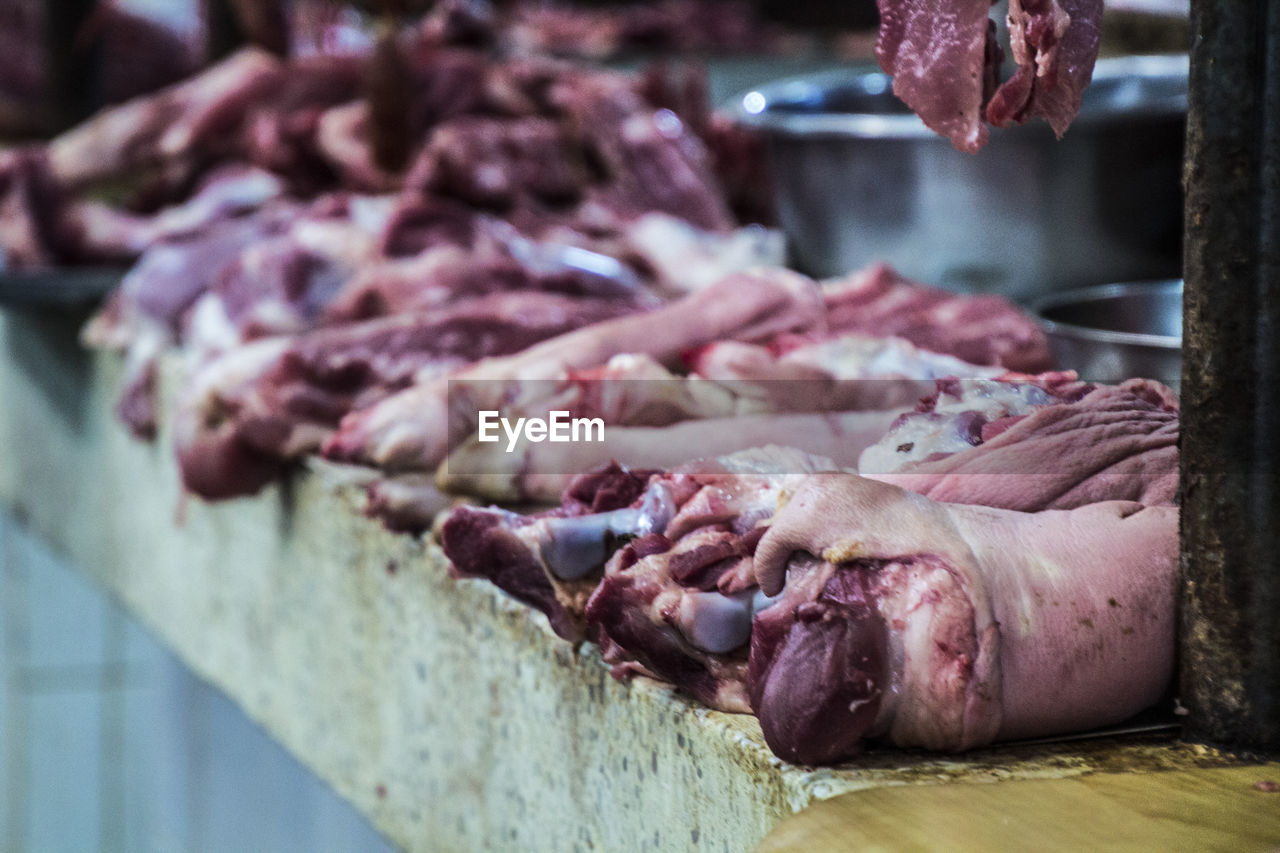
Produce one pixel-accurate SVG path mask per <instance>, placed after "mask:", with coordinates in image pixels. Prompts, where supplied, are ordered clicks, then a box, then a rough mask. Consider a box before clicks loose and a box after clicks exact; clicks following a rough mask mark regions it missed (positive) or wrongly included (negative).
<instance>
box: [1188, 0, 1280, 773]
mask: <svg viewBox="0 0 1280 853" xmlns="http://www.w3.org/2000/svg"><path fill="white" fill-rule="evenodd" d="M1191 27H1192V32H1191V81H1190V84H1191V85H1190V102H1189V105H1188V120H1187V149H1186V150H1187V155H1186V170H1185V175H1184V179H1185V184H1186V193H1187V195H1186V216H1187V219H1186V244H1185V253H1184V261H1185V270H1184V273H1185V278H1186V291H1185V293H1186V295H1185V298H1184V312H1185V314H1184V317H1185V319H1184V334H1183V338H1184V342H1183V353H1184V355H1183V374H1182V400H1183V410H1182V597H1181V608H1182V609H1181V616H1180V620H1181V627H1182V631H1181V636H1182V641H1181V642H1182V645H1181V653H1182V676H1181V695H1182V701H1183V703H1184V704H1185V705H1186V707H1187V709H1188V711H1189V712H1190V713H1189V714H1188V716H1187V718H1186V728H1185V734H1186V736H1187V737H1188V738H1190V739H1192V740H1199V741H1207V742H1210V743H1213V744H1217V745H1221V746H1225V747H1229V748H1235V749H1241V750H1248V751H1256V752H1277V751H1280V482H1277V480H1278V479H1280V466H1278V465H1277V461H1278V460H1280V4H1277V3H1252V2H1249V3H1242V2H1240V0H1192V4H1191Z"/></svg>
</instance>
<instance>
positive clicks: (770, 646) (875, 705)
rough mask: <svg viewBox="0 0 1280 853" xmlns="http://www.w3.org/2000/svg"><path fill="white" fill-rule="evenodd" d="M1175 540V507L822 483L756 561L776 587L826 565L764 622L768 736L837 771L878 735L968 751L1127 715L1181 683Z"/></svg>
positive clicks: (804, 491)
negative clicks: (976, 497)
mask: <svg viewBox="0 0 1280 853" xmlns="http://www.w3.org/2000/svg"><path fill="white" fill-rule="evenodd" d="M1177 532H1178V512H1177V509H1176V508H1175V507H1168V506H1161V507H1149V508H1144V507H1142V506H1141V505H1139V504H1135V503H1129V502H1120V501H1112V502H1106V503H1098V504H1090V505H1087V506H1084V507H1080V508H1078V509H1075V510H1069V511H1045V512H1039V513H1018V512H1013V511H1009V510H1000V509H991V508H986V507H976V506H961V505H954V504H942V503H937V502H934V501H930V500H928V499H924V498H921V497H920V496H918V495H914V494H912V493H910V492H906V491H904V490H901V489H898V488H897V487H895V486H889V485H887V484H882V483H876V482H875V481H872V480H867V479H864V478H860V477H857V476H855V475H848V474H831V475H816V476H814V477H812V478H810V479H809V480H807V481H806V482H805V484H804V485H803V486H802V487H801V488H800V489H799V490H797V492H796V494H795V496H794V497H793V498H792V499H791V500H790V502H789V503H788V504H787V505H786V506H785V507H784V508H783V509H782V510H781V511H780V512H779V513H778V514H777V515H775V517H774V519H773V523H772V527H771V530H770V531H769V533H767V534H766V535H765V537H764V538H763V539H762V540H761V542H760V544H759V546H758V547H757V550H756V553H755V557H754V560H755V565H756V568H757V571H758V572H761V573H762V574H763V576H764V577H765V580H764V581H762V583H763V585H764V588H765V589H766V590H769V589H770V588H771V586H772V585H774V584H775V582H776V579H777V575H776V570H777V569H779V568H783V567H785V566H786V565H787V564H788V562H789V560H790V558H791V555H793V554H795V553H797V552H800V553H807V554H810V555H813V557H815V558H817V559H816V560H814V559H800V560H798V561H795V562H792V563H791V570H790V572H789V577H788V578H787V582H786V588H785V591H783V594H782V598H781V599H780V600H779V602H778V603H777V604H776V605H775V606H774V607H772V608H770V609H768V610H766V611H764V613H762V614H761V615H760V616H759V617H757V619H756V622H755V626H754V630H753V633H752V648H751V659H750V679H751V681H750V692H751V697H752V707H753V709H754V710H755V712H756V713H757V714H758V715H759V717H760V721H761V727H762V729H763V730H764V733H765V738H766V740H767V741H768V742H769V744H770V746H771V748H773V749H774V751H775V752H777V753H778V754H779V755H781V756H782V757H784V758H787V759H789V760H792V761H797V762H802V763H829V762H831V761H837V760H839V759H841V758H844V757H847V756H848V755H849V754H851V752H852V751H853V750H855V749H856V748H857V746H858V744H859V742H860V741H861V740H862V739H863V738H866V737H871V738H883V739H887V740H888V741H890V742H892V743H894V744H896V745H898V746H914V747H925V748H929V749H945V750H961V749H967V748H970V747H973V746H976V745H980V744H984V743H989V742H991V741H993V740H997V739H1015V738H1023V737H1031V736H1036V735H1045V734H1053V733H1059V732H1066V731H1075V730H1080V729H1087V728H1091V727H1095V726H1101V725H1106V724H1109V723H1114V722H1118V721H1120V720H1123V719H1125V718H1126V717H1128V716H1131V715H1132V714H1134V713H1136V712H1138V711H1140V710H1142V709H1143V708H1145V707H1147V706H1148V705H1151V704H1152V703H1154V702H1155V701H1156V700H1158V699H1159V698H1160V696H1161V695H1162V694H1163V693H1164V691H1165V690H1166V689H1167V688H1168V686H1169V680H1170V678H1171V676H1172V671H1173V652H1174V603H1175V593H1176V583H1177V562H1178V537H1177ZM775 681H776V683H775Z"/></svg>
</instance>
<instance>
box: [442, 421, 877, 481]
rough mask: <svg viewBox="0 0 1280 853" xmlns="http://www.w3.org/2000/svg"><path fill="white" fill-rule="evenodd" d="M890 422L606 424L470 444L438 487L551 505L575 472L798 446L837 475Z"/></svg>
mask: <svg viewBox="0 0 1280 853" xmlns="http://www.w3.org/2000/svg"><path fill="white" fill-rule="evenodd" d="M574 414H575V415H577V413H576V412H575V413H574ZM543 416H544V417H545V414H544V415H543ZM896 417H897V412H894V411H865V412H858V411H853V412H821V413H793V412H787V413H772V414H764V415H737V416H734V417H713V418H705V417H704V418H698V419H694V420H684V421H680V422H678V423H673V424H669V425H665V426H626V425H614V424H608V423H607V422H606V423H607V425H606V427H605V429H604V430H603V438H602V440H600V441H591V442H575V443H566V444H550V443H540V444H534V443H530V442H528V441H523V440H522V441H520V442H518V443H517V444H516V446H515V448H514V450H508V448H507V446H506V443H505V441H506V439H505V437H504V438H503V441H502V442H501V443H498V444H488V443H483V444H482V443H480V442H479V441H477V440H476V439H475V438H471V439H469V440H468V441H467V442H466V443H464V444H462V445H461V446H459V447H457V448H455V449H454V450H453V451H452V452H451V453H450V454H449V456H448V457H446V459H445V461H444V462H443V463H442V464H441V466H440V470H439V473H438V475H437V482H438V483H439V484H440V485H441V486H442V487H443V488H444V489H445V490H446V491H448V492H450V493H453V494H465V495H472V496H475V497H478V498H483V499H486V500H494V501H503V502H507V503H524V502H551V501H554V500H556V499H557V498H558V496H559V495H560V494H562V493H563V492H564V490H565V489H566V488H567V487H568V485H569V483H570V481H571V480H572V479H573V477H574V476H575V475H576V474H577V473H578V472H580V471H584V470H592V469H594V468H597V467H599V466H602V465H607V464H608V463H610V462H617V463H621V464H623V465H625V466H627V467H631V468H655V469H660V470H670V469H672V468H676V467H678V466H679V465H680V464H681V463H683V462H685V461H686V460H689V459H703V458H714V457H717V456H724V455H727V454H730V453H734V452H736V451H740V450H746V449H748V448H752V447H763V446H766V445H790V446H794V447H802V448H804V449H805V451H806V452H809V453H813V454H817V455H820V456H823V457H825V458H828V459H830V460H831V461H832V464H833V465H834V466H836V467H838V468H841V469H852V468H853V467H854V466H855V465H856V464H857V460H858V456H859V454H861V453H862V451H863V450H864V449H865V448H866V447H867V446H868V445H869V444H871V443H872V442H874V441H876V440H877V439H879V438H880V437H881V436H883V435H884V432H885V430H886V429H887V428H888V426H889V424H891V423H892V422H893V420H894V419H895V418H896Z"/></svg>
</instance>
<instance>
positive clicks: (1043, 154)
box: [732, 56, 1187, 297]
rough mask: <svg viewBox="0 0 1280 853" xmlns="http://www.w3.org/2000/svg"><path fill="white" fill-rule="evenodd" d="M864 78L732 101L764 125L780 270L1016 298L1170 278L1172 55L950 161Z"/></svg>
mask: <svg viewBox="0 0 1280 853" xmlns="http://www.w3.org/2000/svg"><path fill="white" fill-rule="evenodd" d="M891 85H892V81H891V79H890V78H889V77H888V76H887V75H885V74H882V73H880V72H879V71H873V70H868V69H861V70H859V69H851V68H846V69H841V70H835V71H828V72H823V73H819V74H812V75H809V76H805V77H797V78H792V79H788V80H783V81H779V82H775V83H771V84H769V85H766V86H761V87H758V88H755V89H752V90H751V91H749V92H746V93H744V94H742V95H740V96H739V97H737V98H736V99H735V100H734V101H733V103H732V112H733V115H734V116H735V117H736V120H737V121H739V122H741V123H743V124H745V125H748V126H752V127H756V128H759V129H760V130H761V131H763V132H764V134H765V136H766V138H767V140H768V145H769V152H770V166H771V172H772V181H773V183H774V187H775V190H776V194H777V198H778V205H779V218H780V220H781V224H782V227H783V229H784V230H785V231H786V233H787V236H788V241H789V245H790V250H791V253H792V262H793V263H794V264H795V265H796V266H797V267H798V268H800V269H801V270H804V271H805V272H809V273H811V274H814V275H819V276H828V275H838V274H840V273H843V272H847V271H849V270H851V269H855V268H857V267H861V266H864V265H865V264H867V263H869V262H871V261H873V260H886V261H889V262H890V263H891V264H893V265H894V266H895V267H897V268H898V269H899V270H901V271H902V272H904V273H906V274H907V275H911V276H914V277H916V278H919V279H921V280H923V281H926V282H930V283H933V284H939V285H942V286H945V287H950V288H952V289H954V290H967V291H987V292H995V293H1001V294H1004V295H1007V296H1012V297H1028V296H1032V295H1035V294H1038V293H1042V292H1045V291H1047V290H1051V289H1060V288H1066V287H1072V286H1079V285H1084V284H1097V283H1103V282H1109V281H1130V280H1137V279H1146V278H1172V277H1177V276H1180V275H1181V234H1182V194H1181V187H1180V174H1181V162H1182V139H1183V130H1184V125H1185V115H1186V92H1187V60H1186V57H1185V56H1150V57H1125V58H1121V59H1111V60H1103V61H1101V62H1099V63H1098V65H1097V68H1096V70H1095V73H1094V82H1093V84H1092V85H1091V86H1090V87H1089V89H1088V90H1087V91H1086V94H1085V102H1084V106H1083V108H1082V109H1081V112H1080V116H1079V118H1078V119H1077V120H1076V122H1075V124H1074V125H1072V127H1071V129H1070V130H1069V131H1068V132H1067V134H1066V136H1065V137H1064V138H1063V139H1062V140H1061V141H1059V140H1056V139H1055V138H1054V135H1053V133H1052V131H1051V130H1050V129H1049V128H1048V126H1047V125H1046V124H1044V123H1043V122H1035V123H1032V124H1028V125H1025V126H1022V127H1015V128H1010V129H1005V130H996V129H993V130H992V134H991V142H990V143H989V144H988V145H987V146H986V147H985V148H984V149H983V150H982V151H980V152H979V153H978V154H976V155H970V154H964V153H962V152H960V151H957V150H955V149H954V148H953V147H952V146H951V144H950V142H948V141H947V140H946V139H943V138H942V137H940V136H938V135H937V134H935V133H933V131H931V130H929V129H928V128H926V127H925V126H924V124H923V123H922V122H921V121H920V120H919V119H918V118H916V116H915V115H914V114H912V113H910V112H909V111H908V110H907V109H906V107H905V106H904V105H903V104H902V103H901V102H900V101H899V100H898V99H897V98H896V97H895V96H894V95H893V93H892V91H891Z"/></svg>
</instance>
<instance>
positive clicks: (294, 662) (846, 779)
mask: <svg viewBox="0 0 1280 853" xmlns="http://www.w3.org/2000/svg"><path fill="white" fill-rule="evenodd" d="M82 320H83V317H78V316H75V315H73V314H66V313H62V314H56V313H48V314H41V313H30V312H19V311H16V310H5V311H0V447H3V448H4V450H3V456H2V457H0V459H2V461H0V504H2V505H3V506H4V507H6V508H7V509H8V510H9V511H11V512H12V513H13V514H14V515H15V517H17V518H19V519H20V520H21V521H22V523H24V524H26V525H27V526H28V527H29V528H31V529H32V530H34V531H35V532H37V533H38V534H39V535H41V536H42V537H44V538H45V539H47V540H48V541H50V542H51V543H52V544H53V545H54V546H55V548H57V549H58V550H60V551H62V552H63V553H65V554H66V555H67V556H69V557H70V558H71V559H72V560H73V561H74V562H75V563H76V564H78V565H79V566H81V567H82V568H83V570H84V571H85V572H87V573H88V574H89V575H90V576H91V577H93V578H95V579H96V580H97V581H98V582H99V583H101V584H102V585H103V586H104V587H106V588H107V589H108V590H109V591H110V592H111V593H112V594H113V595H115V596H116V597H118V598H119V599H120V600H121V601H122V602H124V604H125V605H126V606H127V607H128V608H129V609H130V610H131V611H132V612H133V613H135V614H136V615H137V616H138V618H139V619H140V620H141V621H143V622H144V623H145V624H147V625H148V626H149V627H151V628H152V629H153V630H154V631H155V632H156V633H157V635H158V636H160V637H161V638H162V639H163V640H164V642H166V643H167V644H168V645H169V646H170V647H171V648H172V649H173V650H174V651H175V653H176V654H177V655H178V656H179V657H180V658H181V659H182V660H183V661H184V662H185V663H186V665H187V666H189V667H190V668H191V669H192V670H193V671H194V672H195V673H196V674H198V675H199V676H201V677H202V678H204V679H206V680H208V681H210V682H211V683H213V684H214V685H216V686H217V687H219V688H220V689H221V690H223V691H225V692H226V693H227V694H228V695H229V696H230V697H231V698H232V699H233V700H234V701H235V702H236V703H238V704H239V705H240V706H241V707H242V708H243V709H244V710H245V712H246V713H247V714H248V715H249V716H250V717H252V718H253V719H254V720H256V721H257V722H259V723H260V724H261V725H262V726H263V727H264V728H265V729H266V730H267V731H268V732H269V733H270V734H271V735H272V736H273V737H274V738H276V739H277V740H278V741H279V742H280V743H282V744H283V745H284V746H285V747H286V748H287V749H289V750H290V751H291V752H293V753H294V754H296V755H297V756H298V757H299V758H300V759H301V760H302V762H303V763H304V764H306V765H307V766H308V767H310V768H311V769H312V770H313V771H314V772H315V773H316V774H317V775H318V776H320V777H321V778H322V779H324V780H325V781H327V782H328V783H329V784H330V785H332V786H333V787H334V789H336V790H337V791H338V792H339V793H340V794H341V795H343V796H344V797H346V798H347V799H349V800H350V801H351V802H352V803H354V804H355V806H356V807H357V808H358V809H359V810H360V811H361V812H363V813H365V814H366V815H368V817H369V818H370V820H371V821H372V822H373V823H374V825H375V826H377V827H378V828H379V829H380V830H381V831H382V832H384V833H385V834H386V835H387V836H388V837H389V838H391V839H392V840H393V841H395V842H396V843H398V844H400V845H402V846H404V847H406V848H410V849H426V850H437V849H438V850H463V849H512V850H532V849H544V850H557V851H568V850H574V849H578V850H593V849H594V850H646V849H648V850H679V849H698V850H717V851H718V850H727V851H739V850H746V849H749V848H751V847H752V846H754V845H755V844H756V842H757V841H759V839H761V838H762V837H763V836H764V835H765V834H766V833H767V832H768V831H769V830H770V829H771V828H772V827H774V826H775V825H776V824H777V823H778V822H779V821H780V820H782V818H784V817H785V816H787V815H789V814H791V813H792V812H793V811H795V810H798V809H800V808H803V807H804V806H805V805H807V804H808V803H810V802H812V801H814V800H817V799H824V798H827V797H831V796H835V795H837V794H840V793H844V792H847V791H851V790H858V789H863V788H871V787H880V786H888V785H903V784H917V783H941V782H950V781H996V780H1003V779H1015V778H1042V777H1061V776H1072V775H1079V774H1084V773H1089V772H1096V771H1104V772H1105V771H1117V770H1131V769H1146V768H1165V769H1167V768H1174V769H1181V768H1189V767H1195V766H1203V765H1212V764H1220V763H1222V762H1223V759H1222V758H1221V757H1220V756H1217V755H1215V754H1212V753H1210V752H1207V751H1205V750H1203V749H1200V748H1195V747H1190V746H1184V745H1179V744H1176V743H1174V742H1172V741H1171V740H1169V739H1168V738H1167V737H1166V738H1161V737H1155V738H1152V737H1147V738H1132V739H1128V740H1103V741H1095V742H1082V743H1075V744H1055V745H1042V746H1023V747H1008V748H1002V749H992V750H984V751H980V752H976V753H971V754H968V755H965V756H937V755H927V754H907V753H902V752H898V751H888V750H886V751H878V752H873V753H870V754H868V755H867V756H865V757H864V758H863V759H862V760H860V761H859V762H857V763H856V764H851V765H848V766H846V767H843V768H839V769H821V770H809V769H805V768H798V767H793V766H790V765H785V764H783V763H782V762H780V761H779V760H777V759H776V758H774V757H773V756H772V754H771V753H770V752H769V751H768V749H767V748H766V747H765V746H764V744H763V741H762V739H761V737H760V732H759V727H758V726H757V725H756V723H755V721H754V719H752V718H749V717H742V716H734V715H726V714H720V713H716V712H712V711H708V710H706V709H705V708H701V707H699V706H697V705H696V704H695V703H692V702H689V701H686V700H685V699H683V698H681V697H680V696H679V695H676V694H674V693H673V692H672V691H671V690H669V689H667V688H665V687H663V686H660V685H656V684H653V683H651V682H647V681H645V680H643V679H642V680H638V681H635V682H632V683H630V684H620V683H617V682H615V681H614V680H613V679H612V678H611V677H610V676H609V672H608V667H607V666H606V665H605V664H604V663H603V662H602V661H601V660H600V657H599V653H598V651H597V650H596V649H595V647H593V646H591V645H590V644H586V645H583V646H581V647H580V648H577V649H575V648H573V647H571V646H569V645H568V644H566V643H564V642H563V641H561V640H560V639H558V638H557V637H556V636H555V635H554V634H552V633H551V631H550V629H549V628H548V627H547V625H546V622H545V619H544V618H543V617H542V616H541V615H537V614H534V613H533V612H532V611H530V610H528V609H527V608H525V607H524V606H523V605H520V604H519V603H517V602H515V601H513V600H511V599H510V598H508V597H506V596H505V595H504V594H502V593H501V592H499V591H497V590H496V589H495V588H493V587H491V586H488V585H486V584H484V583H481V582H478V581H471V580H467V581H455V580H452V579H450V578H449V577H448V575H447V573H446V567H445V563H444V560H443V558H442V555H441V554H440V552H439V550H438V549H437V548H436V547H435V546H434V545H432V544H430V543H427V542H423V541H420V540H417V539H414V538H412V537H408V536H403V535H397V534H392V533H389V532H387V531H385V530H383V529H382V528H381V527H380V526H379V525H378V524H376V523H374V522H371V521H369V520H367V519H365V518H364V517H363V516H362V515H360V513H359V503H360V497H361V496H360V492H359V490H358V489H357V488H355V487H353V486H351V485H343V484H341V483H338V482H336V481H335V480H334V479H333V478H332V477H329V476H326V475H325V474H324V473H323V472H316V471H304V470H299V471H298V472H296V473H295V474H294V475H292V476H290V477H289V478H287V479H286V480H285V481H283V482H281V483H280V484H278V485H276V486H273V487H271V488H269V489H267V490H266V491H264V492H263V493H262V494H261V495H259V496H257V497H254V498H248V499H242V500H236V501H231V502H227V503H221V504H212V505H211V504H205V503H202V502H200V501H198V500H194V499H190V498H184V497H183V495H182V494H181V493H180V489H179V486H178V475H177V471H176V467H175V463H174V460H173V454H172V451H171V448H170V446H169V444H168V440H167V438H165V437H163V435H162V438H161V440H159V441H158V442H156V443H155V444H144V443H139V442H136V441H134V440H132V439H131V438H130V437H129V436H128V435H127V433H126V432H125V430H124V429H123V428H122V427H121V426H119V425H118V423H117V422H116V420H115V418H114V415H113V414H112V407H113V405H114V397H115V393H116V389H117V388H118V386H119V382H120V375H121V372H122V360H121V359H120V358H119V357H116V356H111V355H102V354H90V353H87V352H84V351H83V350H81V349H80V348H79V347H78V345H77V343H76V334H77V331H78V328H79V325H80V323H81V322H82ZM168 373H173V371H168ZM162 431H163V424H162Z"/></svg>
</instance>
